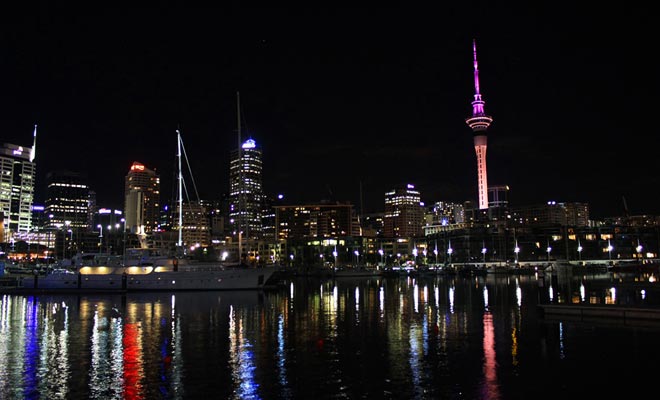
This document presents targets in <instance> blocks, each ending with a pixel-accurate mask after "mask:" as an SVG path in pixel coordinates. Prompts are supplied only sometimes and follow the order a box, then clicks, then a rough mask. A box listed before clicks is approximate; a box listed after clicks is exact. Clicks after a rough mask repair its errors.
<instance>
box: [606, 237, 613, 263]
mask: <svg viewBox="0 0 660 400" xmlns="http://www.w3.org/2000/svg"><path fill="white" fill-rule="evenodd" d="M612 250H614V247H612V244H611V243H610V240H609V239H607V256H608V258H609V259H610V260H612Z"/></svg>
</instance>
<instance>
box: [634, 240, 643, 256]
mask: <svg viewBox="0 0 660 400" xmlns="http://www.w3.org/2000/svg"><path fill="white" fill-rule="evenodd" d="M642 249H643V247H642V245H641V244H639V239H637V247H635V250H637V258H638V259H641V258H642Z"/></svg>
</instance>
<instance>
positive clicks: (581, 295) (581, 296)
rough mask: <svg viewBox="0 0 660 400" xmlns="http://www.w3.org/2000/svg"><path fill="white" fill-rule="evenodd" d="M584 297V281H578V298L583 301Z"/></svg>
mask: <svg viewBox="0 0 660 400" xmlns="http://www.w3.org/2000/svg"><path fill="white" fill-rule="evenodd" d="M584 297H585V291H584V283H580V300H581V301H584Z"/></svg>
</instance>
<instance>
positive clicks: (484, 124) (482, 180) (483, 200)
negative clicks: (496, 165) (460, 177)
mask: <svg viewBox="0 0 660 400" xmlns="http://www.w3.org/2000/svg"><path fill="white" fill-rule="evenodd" d="M472 52H473V54H474V89H475V93H474V100H473V101H472V116H471V117H469V118H467V119H466V120H465V122H467V124H468V125H469V126H470V128H471V129H472V133H473V135H474V150H475V151H476V153H477V174H478V181H477V183H478V185H477V187H478V190H479V209H485V208H488V176H487V175H488V174H487V172H486V144H487V137H486V131H487V130H488V127H489V126H490V123H491V122H493V119H492V118H491V117H490V116H488V115H486V113H485V111H484V104H485V102H484V101H483V100H481V93H480V92H479V68H478V67H477V43H476V42H475V41H474V40H473V41H472Z"/></svg>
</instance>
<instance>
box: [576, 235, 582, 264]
mask: <svg viewBox="0 0 660 400" xmlns="http://www.w3.org/2000/svg"><path fill="white" fill-rule="evenodd" d="M582 250H583V248H582V245H581V244H580V239H578V247H577V252H578V259H579V260H580V261H582Z"/></svg>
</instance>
